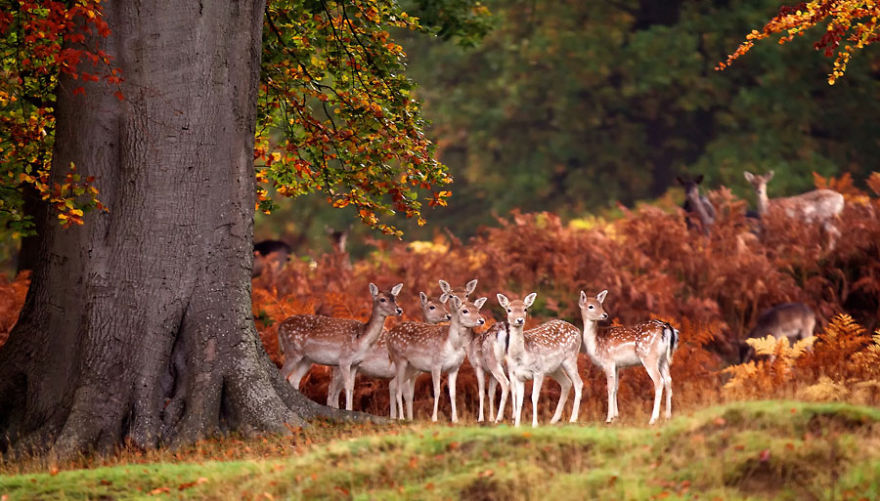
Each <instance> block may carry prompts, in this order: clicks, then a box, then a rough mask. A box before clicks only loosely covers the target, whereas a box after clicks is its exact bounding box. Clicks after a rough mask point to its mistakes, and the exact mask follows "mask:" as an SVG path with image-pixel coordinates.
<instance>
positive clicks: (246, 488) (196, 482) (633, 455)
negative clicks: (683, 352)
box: [0, 401, 880, 501]
mask: <svg viewBox="0 0 880 501" xmlns="http://www.w3.org/2000/svg"><path fill="white" fill-rule="evenodd" d="M294 431H295V433H294V436H293V438H291V437H267V438H266V439H263V440H251V441H241V440H237V439H234V438H227V439H223V440H215V441H208V442H202V443H200V444H197V445H195V446H193V447H192V448H189V449H185V450H180V451H177V452H170V451H160V452H157V453H151V454H150V455H148V456H138V455H136V454H131V453H129V454H126V453H123V454H121V455H118V456H116V457H113V458H105V459H101V460H98V459H83V460H81V462H80V463H78V464H70V465H67V466H66V467H62V471H58V470H57V467H53V466H51V465H40V464H37V463H28V462H24V463H21V462H20V463H16V464H4V465H2V468H3V469H2V470H0V471H2V472H3V473H4V474H3V475H2V476H0V496H2V498H3V499H4V501H7V500H8V501H12V500H18V499H87V498H88V499H132V498H141V497H144V496H159V497H166V498H173V499H178V498H182V499H204V498H208V499H222V498H229V496H232V497H240V498H250V499H277V498H279V497H281V498H293V499H301V498H321V499H350V498H363V499H406V498H419V499H449V498H453V499H455V498H460V499H590V498H603V499H604V498H615V499H652V498H653V499H661V498H670V499H746V498H751V499H766V498H778V499H877V498H878V497H880V433H878V432H880V410H878V409H876V408H871V407H859V406H852V405H847V404H807V403H802V402H789V401H764V402H748V403H734V404H727V405H723V406H715V407H709V408H706V409H704V410H701V411H698V412H695V413H692V414H690V415H683V416H680V417H677V418H675V419H673V420H672V421H670V422H669V423H666V424H664V425H662V426H658V427H646V426H642V425H636V424H634V423H633V424H632V425H630V424H623V425H613V426H605V425H603V424H599V423H587V424H578V425H565V426H545V427H541V428H538V429H531V428H528V427H524V428H518V429H515V428H512V427H510V426H507V425H502V426H485V427H480V426H474V425H466V426H443V425H441V426H431V425H428V424H422V423H418V424H413V425H408V426H397V425H386V426H383V425H371V424H367V425H354V424H347V425H332V424H327V423H323V424H322V423H319V424H318V425H317V426H314V427H312V428H310V429H308V430H294ZM224 457H229V458H233V459H234V460H231V461H223V460H218V459H222V458H224ZM211 458H213V459H211ZM102 463H103V464H106V465H107V466H98V465H100V464H102ZM81 466H87V467H89V468H87V469H69V470H67V469H64V468H70V467H81ZM19 472H21V473H19ZM233 493H235V494H233Z"/></svg>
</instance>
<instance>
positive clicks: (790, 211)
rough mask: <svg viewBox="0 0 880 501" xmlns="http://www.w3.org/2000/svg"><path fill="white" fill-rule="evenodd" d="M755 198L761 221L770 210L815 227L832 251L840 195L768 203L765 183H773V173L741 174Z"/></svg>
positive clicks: (815, 193)
mask: <svg viewBox="0 0 880 501" xmlns="http://www.w3.org/2000/svg"><path fill="white" fill-rule="evenodd" d="M743 175H744V176H745V178H746V181H748V182H749V183H750V184H751V185H752V188H754V189H755V194H757V196H758V216H759V217H760V218H763V217H764V216H765V215H766V214H767V213H768V212H769V211H770V210H773V209H779V210H782V211H783V213H784V214H785V215H786V216H788V217H790V218H794V219H800V220H801V221H803V222H805V223H819V224H821V225H822V228H823V229H824V230H825V233H826V235H828V238H829V246H830V247H834V244H835V243H836V242H837V238H838V237H839V236H840V231H839V230H838V229H837V226H835V224H834V220H835V219H836V217H837V215H838V214H840V213H841V212H842V211H843V205H844V199H843V195H841V194H840V193H838V192H836V191H834V190H826V189H822V190H813V191H808V192H807V193H803V194H800V195H795V196H792V197H785V198H774V199H770V198H768V197H767V183H768V182H769V181H770V180H771V179H773V171H772V170H771V171H770V172H768V173H767V174H764V175H758V174H752V173H751V172H744V173H743Z"/></svg>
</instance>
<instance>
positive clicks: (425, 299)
mask: <svg viewBox="0 0 880 501" xmlns="http://www.w3.org/2000/svg"><path fill="white" fill-rule="evenodd" d="M419 299H421V300H422V305H423V306H424V305H426V304H428V295H427V294H425V293H424V292H419Z"/></svg>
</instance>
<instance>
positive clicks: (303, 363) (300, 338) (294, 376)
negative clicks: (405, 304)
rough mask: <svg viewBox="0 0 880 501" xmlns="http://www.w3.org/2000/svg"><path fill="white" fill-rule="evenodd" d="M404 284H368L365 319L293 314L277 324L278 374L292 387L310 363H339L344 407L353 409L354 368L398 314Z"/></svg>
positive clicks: (295, 385)
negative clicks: (280, 357)
mask: <svg viewBox="0 0 880 501" xmlns="http://www.w3.org/2000/svg"><path fill="white" fill-rule="evenodd" d="M402 287H403V284H397V285H395V286H394V287H392V288H391V289H390V290H389V291H380V290H379V288H378V287H376V285H375V284H372V283H371V284H370V295H371V296H372V299H373V310H372V313H371V314H370V319H369V320H368V321H367V323H363V322H359V321H357V320H353V319H346V318H334V317H325V316H321V315H294V316H292V317H289V318H287V319H286V320H284V321H283V322H281V324H280V325H279V326H278V343H279V346H280V347H281V350H282V351H283V352H284V358H285V360H284V366H282V367H281V374H282V375H283V376H284V378H285V379H287V380H288V381H289V382H290V384H291V385H292V386H293V387H294V388H299V382H300V380H301V379H302V377H303V376H304V375H305V374H306V372H307V371H308V370H309V368H310V367H311V365H312V364H313V363H315V364H322V365H330V366H337V367H339V370H340V372H341V373H342V379H343V385H344V386H345V408H346V409H347V410H352V400H353V393H354V372H353V371H352V367H357V366H358V364H360V363H361V362H362V361H363V360H364V357H365V356H366V354H367V352H368V351H369V349H370V346H372V345H373V344H374V343H375V342H376V340H377V339H378V338H379V335H380V334H381V333H382V327H383V326H384V325H385V319H386V318H387V317H389V316H399V315H401V314H402V313H403V310H402V309H401V308H400V307H399V306H397V295H398V294H399V293H400V289H401V288H402Z"/></svg>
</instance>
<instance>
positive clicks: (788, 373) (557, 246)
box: [254, 173, 880, 419]
mask: <svg viewBox="0 0 880 501" xmlns="http://www.w3.org/2000/svg"><path fill="white" fill-rule="evenodd" d="M816 184H817V186H819V187H829V188H832V189H836V190H838V191H840V192H841V193H843V194H844V195H845V197H846V199H847V207H846V209H845V211H844V212H843V214H842V216H841V218H840V221H839V229H840V231H841V233H842V235H841V238H840V239H839V241H838V243H837V245H836V246H835V247H834V248H832V249H829V248H828V247H827V245H826V244H825V242H826V241H827V238H825V235H823V234H822V230H821V228H819V227H817V226H810V225H804V224H799V223H796V222H793V221H792V220H790V219H787V218H785V217H784V216H782V215H771V216H768V218H767V219H765V221H764V224H763V231H759V229H758V223H757V221H755V220H752V219H750V218H747V217H746V215H745V212H746V206H747V202H746V201H744V200H741V199H738V198H737V197H735V196H734V195H732V194H731V192H730V191H729V190H727V189H725V188H722V189H720V190H717V191H715V192H712V193H710V199H711V200H712V201H713V203H714V204H715V206H716V208H717V209H718V221H717V222H716V224H715V225H714V226H713V229H712V234H711V236H709V237H704V236H702V235H701V234H700V233H699V232H697V231H695V230H689V229H688V227H687V225H686V223H685V217H686V216H685V215H684V214H683V213H682V212H681V211H680V210H679V209H677V208H671V207H670V208H667V209H661V208H658V207H652V206H647V207H643V208H640V209H638V210H634V211H628V212H626V213H625V215H624V216H623V217H622V218H620V219H618V220H615V221H605V220H602V219H598V218H591V219H582V220H577V219H576V220H573V221H569V222H564V221H562V220H561V219H560V218H559V217H557V216H555V215H553V214H549V213H537V214H523V213H520V212H514V213H512V214H510V215H509V216H508V217H507V218H502V219H500V220H499V224H498V226H497V227H493V228H484V229H483V230H482V231H481V232H480V233H479V234H478V235H477V236H476V237H474V238H473V239H471V240H470V241H469V242H467V243H462V242H460V241H458V240H456V239H455V238H454V237H450V236H448V235H446V234H441V233H438V235H437V237H436V238H435V240H434V241H432V242H411V243H389V242H387V241H374V242H372V244H373V245H374V246H375V251H373V253H372V254H371V255H370V256H369V257H368V258H366V259H364V260H361V261H357V262H354V263H349V261H348V258H347V256H346V255H340V254H326V255H322V256H319V257H317V258H315V259H314V260H309V259H293V260H291V261H290V262H289V263H288V264H287V266H286V267H285V268H284V269H282V270H277V271H276V272H274V273H267V274H265V275H264V276H261V277H258V278H257V279H255V282H254V314H255V316H256V318H257V321H258V323H257V326H258V329H259V330H260V332H261V334H262V337H263V341H264V344H265V346H266V348H267V350H268V352H269V354H270V356H271V357H272V358H273V360H275V361H276V362H277V363H280V361H281V355H280V354H279V353H278V349H277V340H276V332H275V329H274V325H275V324H277V323H278V322H279V321H280V320H282V319H284V318H285V317H287V316H289V315H292V314H296V313H312V312H314V311H321V312H322V313H329V314H333V315H338V316H344V317H351V318H359V319H364V320H365V319H366V318H367V317H368V316H369V301H368V296H367V292H366V291H367V284H368V282H370V281H373V282H376V283H378V284H380V285H383V286H386V285H390V284H392V283H396V282H400V281H402V282H403V283H404V284H405V288H404V291H403V292H402V293H401V299H400V302H401V304H402V306H403V308H404V311H405V313H404V320H419V319H420V318H419V315H420V313H419V307H418V292H419V291H425V292H427V293H428V294H433V295H437V294H438V293H439V291H438V289H437V280H438V279H444V280H447V281H450V282H452V283H453V284H459V285H460V284H463V283H465V282H466V281H467V280H470V279H471V278H474V277H476V278H479V280H480V283H479V286H478V287H477V292H476V294H477V295H479V296H488V297H489V298H490V301H489V302H488V303H487V306H485V307H484V310H483V313H484V316H486V317H487V320H489V323H491V322H492V321H493V316H494V317H496V318H499V319H500V318H502V316H501V312H500V309H499V308H498V307H497V305H496V304H495V293H496V292H502V293H504V294H506V295H510V296H514V297H521V296H524V295H525V294H527V293H529V292H532V291H535V292H538V300H537V302H536V304H535V307H533V311H532V312H531V313H532V318H531V319H530V324H529V325H535V324H536V323H539V322H542V321H545V320H547V319H550V318H564V319H567V320H569V321H572V322H574V323H575V324H576V325H580V319H579V318H578V309H577V297H578V291H580V290H585V291H587V292H588V293H597V292H599V291H601V290H602V289H608V290H609V295H608V299H607V300H606V310H607V311H609V313H610V314H611V315H612V317H613V318H614V321H615V322H621V323H630V322H636V321H639V320H644V319H647V318H649V317H657V318H661V319H664V320H668V321H670V322H672V323H673V324H675V325H676V326H677V327H678V328H679V329H680V330H681V331H682V340H683V345H682V347H681V348H680V349H679V351H678V353H676V356H675V363H674V365H673V369H672V376H673V380H674V381H675V383H674V388H675V392H676V393H675V395H676V396H675V400H676V402H677V405H678V406H679V408H680V407H681V406H684V407H686V408H693V407H695V406H700V405H704V404H707V403H711V402H717V401H719V400H726V399H737V398H767V397H772V396H788V397H799V398H812V399H823V400H828V399H835V400H838V399H843V400H857V401H859V402H872V403H877V402H880V399H878V397H880V395H878V392H877V391H876V388H877V385H878V384H880V379H878V374H877V371H876V369H870V367H876V366H877V364H876V357H877V350H878V349H880V348H878V344H877V343H878V340H877V338H876V337H875V338H874V339H873V340H872V338H871V336H870V335H869V334H867V333H868V332H870V330H872V329H875V328H876V327H877V318H878V317H880V303H878V298H880V244H878V242H880V220H878V215H877V210H878V209H880V200H878V195H880V174H877V173H875V174H874V175H873V176H872V177H871V178H870V180H869V182H868V185H869V187H870V192H865V191H863V190H860V189H858V188H857V187H855V186H854V185H853V182H852V180H851V179H850V178H849V177H846V176H845V177H843V178H840V179H823V178H821V177H817V179H816ZM791 301H801V302H804V303H807V304H808V305H810V306H811V307H812V308H813V309H814V310H815V311H816V313H817V316H818V325H819V327H818V328H817V333H818V334H819V335H818V338H817V339H816V340H815V345H814V346H813V348H812V351H809V350H801V351H800V352H798V353H797V354H788V355H785V356H777V357H776V358H775V359H774V360H773V361H772V362H771V361H768V360H769V357H764V358H762V359H759V360H758V361H756V362H754V363H751V364H748V365H737V366H733V367H730V368H727V369H725V367H728V366H729V365H730V364H732V363H736V362H738V361H739V360H738V359H737V349H738V347H739V345H740V342H741V339H742V338H743V337H744V336H745V335H746V333H747V332H748V331H749V329H750V328H751V327H752V326H753V325H754V323H755V319H756V317H757V316H758V314H759V313H760V312H761V311H762V310H764V309H766V308H769V307H771V306H773V305H776V304H779V303H783V302H791ZM844 313H845V314H846V315H848V316H843V314H844ZM394 321H395V320H394V319H389V320H388V323H387V324H386V325H393V323H394ZM775 349H777V348H776V345H775V343H774V344H773V347H772V348H767V349H765V350H763V352H766V353H768V354H769V353H772V352H773V350H775ZM780 349H781V348H780ZM786 349H788V348H786ZM759 352H762V350H760V349H759ZM872 364H873V365H872ZM580 367H581V369H582V375H583V376H584V378H585V382H586V383H587V385H586V390H585V397H584V404H583V405H584V406H585V409H586V413H587V415H589V416H590V418H591V419H597V418H598V417H599V416H601V415H602V414H603V413H604V406H605V400H604V399H605V380H604V376H603V375H602V374H601V372H600V371H599V370H597V369H596V368H595V367H593V364H592V363H591V362H590V361H589V360H588V359H587V358H586V357H583V356H582V360H581V363H580ZM328 374H329V371H328V370H327V369H326V368H318V367H316V368H315V369H313V371H312V372H311V373H310V375H309V376H307V378H306V379H305V380H304V383H303V389H304V391H305V392H306V393H307V394H308V395H309V396H310V397H312V398H314V399H315V400H317V401H321V402H323V401H324V399H325V398H326V388H327V384H328ZM623 374H624V375H623V377H622V383H621V389H620V395H621V397H620V399H621V402H626V403H624V404H622V405H624V408H625V410H624V411H623V413H622V414H623V415H624V416H626V415H629V416H633V415H636V416H639V417H641V416H646V414H642V413H645V412H646V411H647V409H648V408H649V399H650V395H651V390H652V386H651V384H650V382H649V380H648V378H647V376H646V375H645V374H644V371H643V370H641V369H628V370H625V371H624V373H623ZM817 385H818V386H817ZM429 386H430V385H429V384H428V381H427V378H425V379H422V380H420V385H419V387H418V389H417V402H418V404H421V405H422V406H423V407H421V409H427V406H428V404H429V402H430V398H431V390H430V387H429ZM547 386H549V387H551V389H548V390H547V391H550V392H553V391H556V387H555V385H547ZM458 388H459V391H458V395H459V398H460V399H462V400H463V402H461V403H463V404H464V405H465V408H467V409H469V410H473V409H474V408H475V402H476V397H477V395H476V382H475V380H474V378H473V377H472V373H470V371H469V369H467V368H465V369H463V374H462V377H460V378H459V384H458ZM832 388H833V390H832ZM441 402H442V400H441ZM542 402H545V403H546V405H547V407H546V408H545V410H548V409H549V408H550V406H551V405H555V401H554V399H553V398H551V399H546V400H543V399H542ZM355 405H356V406H358V405H360V407H358V408H360V409H364V410H367V411H369V412H373V413H376V414H384V413H385V412H387V386H386V382H384V381H372V380H366V379H361V382H360V384H359V386H358V391H357V395H356V403H355ZM446 405H447V406H448V403H447V404H446ZM441 408H442V407H441ZM418 409H419V407H417V414H418Z"/></svg>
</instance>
